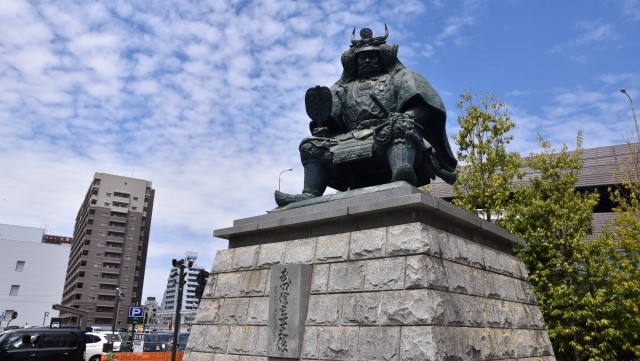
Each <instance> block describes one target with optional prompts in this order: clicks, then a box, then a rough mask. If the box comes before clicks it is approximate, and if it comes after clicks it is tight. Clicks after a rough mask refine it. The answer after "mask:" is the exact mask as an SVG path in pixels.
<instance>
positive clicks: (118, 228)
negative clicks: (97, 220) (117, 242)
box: [107, 223, 127, 233]
mask: <svg viewBox="0 0 640 361" xmlns="http://www.w3.org/2000/svg"><path fill="white" fill-rule="evenodd" d="M107 231H110V232H117V233H124V232H126V231H127V227H126V226H125V224H124V223H122V224H119V223H109V228H107Z"/></svg>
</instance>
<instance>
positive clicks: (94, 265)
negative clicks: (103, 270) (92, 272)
mask: <svg viewBox="0 0 640 361" xmlns="http://www.w3.org/2000/svg"><path fill="white" fill-rule="evenodd" d="M93 267H95V268H100V267H102V263H94V264H93Z"/></svg>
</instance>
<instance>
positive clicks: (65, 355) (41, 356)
mask: <svg viewBox="0 0 640 361" xmlns="http://www.w3.org/2000/svg"><path fill="white" fill-rule="evenodd" d="M85 347H86V346H85V334H84V331H81V330H77V329H55V328H25V329H19V330H10V331H6V332H4V333H2V334H0V360H2V361H13V360H31V359H36V360H39V361H83V360H85V350H86V349H85Z"/></svg>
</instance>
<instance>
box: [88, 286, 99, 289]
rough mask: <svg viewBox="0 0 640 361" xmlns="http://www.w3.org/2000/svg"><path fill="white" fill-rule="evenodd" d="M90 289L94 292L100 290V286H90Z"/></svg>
mask: <svg viewBox="0 0 640 361" xmlns="http://www.w3.org/2000/svg"><path fill="white" fill-rule="evenodd" d="M89 288H90V289H92V290H97V289H98V285H90V286H89Z"/></svg>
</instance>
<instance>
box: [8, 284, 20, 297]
mask: <svg viewBox="0 0 640 361" xmlns="http://www.w3.org/2000/svg"><path fill="white" fill-rule="evenodd" d="M19 290H20V286H19V285H11V291H9V296H17V295H18V291H19Z"/></svg>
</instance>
